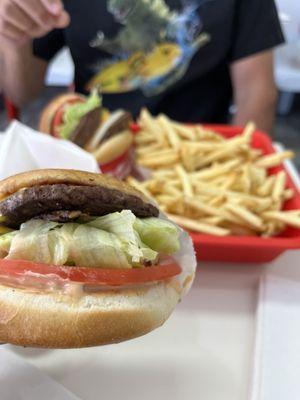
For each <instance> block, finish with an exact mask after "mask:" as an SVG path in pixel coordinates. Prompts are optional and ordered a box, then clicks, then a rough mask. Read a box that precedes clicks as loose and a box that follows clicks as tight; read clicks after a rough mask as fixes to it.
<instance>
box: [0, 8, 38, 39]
mask: <svg viewBox="0 0 300 400" xmlns="http://www.w3.org/2000/svg"><path fill="white" fill-rule="evenodd" d="M2 18H3V19H4V20H5V21H7V22H9V23H11V24H12V25H14V26H15V27H16V28H18V29H20V30H21V31H23V32H30V31H31V30H33V29H34V28H35V26H36V24H35V23H34V21H32V19H30V18H29V17H28V16H27V15H26V14H25V13H24V11H22V10H21V8H19V7H18V6H17V5H16V6H14V10H13V13H12V12H11V13H6V14H5V15H2Z"/></svg>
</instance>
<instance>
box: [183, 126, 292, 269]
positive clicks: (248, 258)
mask: <svg viewBox="0 0 300 400" xmlns="http://www.w3.org/2000/svg"><path fill="white" fill-rule="evenodd" d="M207 127H208V128H209V129H212V130H214V131H216V132H218V133H220V134H221V135H223V136H224V137H225V138H231V137H233V136H236V135H240V134H241V133H242V131H243V129H242V128H240V127H233V126H223V125H207ZM252 146H253V147H254V148H257V149H261V150H262V151H263V153H264V154H271V153H274V152H275V149H274V147H273V144H272V141H271V139H270V138H269V136H267V135H266V134H265V133H262V132H260V131H256V132H254V134H253V140H252ZM281 170H285V172H286V174H287V187H288V188H292V189H294V191H295V196H294V198H293V199H291V200H289V201H287V202H286V203H285V206H284V209H285V210H295V209H296V210H297V209H300V192H299V188H297V187H296V185H295V184H294V182H293V181H292V179H291V177H290V174H289V172H288V171H287V170H286V168H285V167H284V166H283V165H282V166H280V167H276V168H273V169H271V170H270V174H274V173H277V172H279V171H281ZM190 235H191V237H192V239H193V242H194V246H195V250H196V254H197V259H198V260H199V261H221V262H234V263H265V262H270V261H272V260H274V259H275V258H276V257H278V256H279V255H280V254H282V253H283V252H285V251H286V250H291V249H300V229H295V228H290V227H289V228H287V229H286V230H285V231H284V232H283V233H281V234H280V235H279V236H276V237H272V238H262V237H252V236H227V237H218V236H212V235H205V234H199V233H192V232H191V233H190Z"/></svg>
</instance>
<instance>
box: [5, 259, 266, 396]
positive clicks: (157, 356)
mask: <svg viewBox="0 0 300 400" xmlns="http://www.w3.org/2000/svg"><path fill="white" fill-rule="evenodd" d="M260 271H262V267H261V266H243V267H241V266H238V265H236V266H234V265H232V266H231V265H217V264H210V265H208V264H207V265H202V266H201V267H200V268H199V270H198V274H197V279H196V281H195V284H194V286H193V288H192V290H191V292H190V293H189V295H188V296H187V297H186V298H185V299H184V301H183V302H182V303H181V304H180V305H179V306H178V308H177V309H176V311H175V312H174V314H173V315H172V317H171V318H170V319H169V321H168V322H167V323H166V324H165V325H164V326H163V327H162V328H160V329H158V330H156V331H155V332H153V333H150V334H148V335H146V336H144V337H141V338H139V339H136V340H133V341H130V342H127V343H123V344H119V345H111V346H105V347H98V348H91V349H82V350H58V351H43V350H35V349H22V348H17V347H13V346H7V347H9V348H10V349H11V350H12V351H14V352H16V353H18V354H21V355H22V356H23V357H25V358H26V359H27V361H30V362H32V363H33V364H34V365H35V366H37V367H38V368H40V369H41V370H42V371H44V372H47V373H48V374H49V375H50V376H51V377H53V378H54V379H55V380H57V381H58V382H60V383H62V384H63V385H65V386H66V387H67V388H68V389H69V390H71V391H72V392H73V393H75V394H76V395H77V396H79V397H80V398H82V399H84V400H89V399H91V400H92V399H95V398H96V397H95V396H97V395H98V394H99V392H100V391H101V398H103V399H105V400H112V399H116V397H117V395H122V399H123V400H127V399H128V400H129V399H130V400H135V399H141V398H142V399H143V400H147V399H149V400H150V399H151V400H152V399H153V398H156V399H169V398H172V400H177V399H185V400H190V399H191V400H192V399H193V400H194V399H196V398H200V396H201V398H203V399H209V400H214V399H216V400H225V399H228V400H229V399H230V400H235V399H236V400H243V399H246V398H247V394H248V385H249V382H250V376H251V375H250V370H251V362H252V360H251V354H252V349H253V339H254V338H253V335H254V318H255V306H256V299H257V283H258V276H259V273H260ZM202 396H203V397H202Z"/></svg>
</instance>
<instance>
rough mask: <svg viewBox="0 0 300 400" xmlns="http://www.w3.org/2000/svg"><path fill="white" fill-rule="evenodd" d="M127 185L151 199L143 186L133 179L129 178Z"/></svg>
mask: <svg viewBox="0 0 300 400" xmlns="http://www.w3.org/2000/svg"><path fill="white" fill-rule="evenodd" d="M127 183H129V185H131V186H133V187H134V188H135V189H137V190H139V191H140V192H142V193H143V194H144V195H145V196H147V197H149V198H152V196H151V194H150V192H149V191H148V190H147V189H145V187H144V185H143V184H142V183H141V182H139V181H138V180H136V179H134V178H133V177H131V176H129V177H128V178H127Z"/></svg>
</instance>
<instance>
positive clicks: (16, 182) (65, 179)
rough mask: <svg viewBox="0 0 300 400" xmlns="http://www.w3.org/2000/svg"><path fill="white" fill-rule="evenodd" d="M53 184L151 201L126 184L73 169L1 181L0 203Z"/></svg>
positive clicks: (37, 173)
mask: <svg viewBox="0 0 300 400" xmlns="http://www.w3.org/2000/svg"><path fill="white" fill-rule="evenodd" d="M52 184H67V185H68V184H69V185H78V186H102V187H106V188H109V189H116V190H120V191H122V192H123V193H127V194H128V195H133V196H137V197H139V198H140V199H141V200H143V201H144V202H146V203H149V199H148V198H147V197H146V196H145V195H144V194H143V193H141V192H140V191H138V190H136V189H135V188H133V187H132V186H130V185H128V184H127V183H125V182H122V181H119V180H117V179H115V178H112V177H111V176H107V175H104V174H95V173H92V172H85V171H77V170H73V169H39V170H33V171H29V172H23V173H21V174H17V175H13V176H10V177H9V178H7V179H4V180H2V181H0V201H1V200H3V199H5V198H7V197H8V196H10V195H12V194H13V193H16V192H18V191H19V190H21V189H23V188H28V187H32V186H41V185H52Z"/></svg>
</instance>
